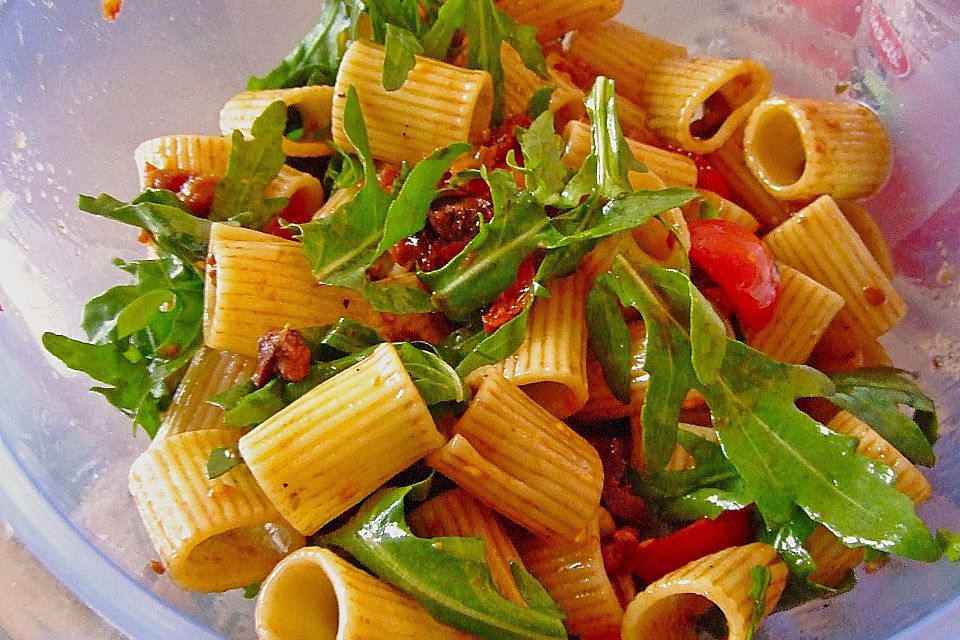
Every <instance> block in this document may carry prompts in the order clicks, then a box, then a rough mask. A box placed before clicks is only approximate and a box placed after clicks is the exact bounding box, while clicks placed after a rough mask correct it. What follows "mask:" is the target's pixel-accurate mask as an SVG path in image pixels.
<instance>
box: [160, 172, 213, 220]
mask: <svg viewBox="0 0 960 640" xmlns="http://www.w3.org/2000/svg"><path fill="white" fill-rule="evenodd" d="M146 178H147V179H146V186H148V187H151V188H153V189H167V190H168V191H173V192H174V193H175V194H176V196H177V198H179V199H180V201H181V202H183V204H185V205H186V206H187V208H188V209H190V211H192V212H193V213H194V215H196V216H197V217H200V218H206V217H207V216H208V215H209V214H210V207H212V206H213V194H214V191H215V190H216V188H217V183H218V182H220V177H219V176H215V175H211V174H209V173H200V172H199V171H190V170H189V169H158V168H157V167H155V166H153V165H152V164H149V163H147V167H146Z"/></svg>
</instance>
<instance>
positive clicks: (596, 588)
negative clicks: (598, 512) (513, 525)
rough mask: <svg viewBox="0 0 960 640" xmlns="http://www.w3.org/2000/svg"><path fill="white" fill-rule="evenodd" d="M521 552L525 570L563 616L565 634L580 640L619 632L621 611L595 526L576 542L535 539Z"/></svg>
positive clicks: (588, 639) (603, 636) (597, 638)
mask: <svg viewBox="0 0 960 640" xmlns="http://www.w3.org/2000/svg"><path fill="white" fill-rule="evenodd" d="M520 552H521V555H522V557H523V562H524V565H525V566H526V568H527V570H528V571H529V572H530V573H531V574H532V575H533V577H535V578H536V579H537V580H539V581H540V584H542V585H543V587H544V588H545V589H546V590H547V592H548V593H549V594H550V595H551V596H552V597H553V599H554V600H555V601H556V602H557V605H559V607H560V609H561V610H562V611H563V613H564V614H565V615H566V620H565V621H564V624H566V626H567V631H569V632H570V633H571V634H573V635H575V636H578V637H579V638H581V639H582V640H600V639H602V638H610V637H611V633H614V632H617V631H619V629H620V621H621V620H622V619H623V607H621V606H620V602H619V601H618V600H617V594H616V591H615V590H614V588H613V585H612V584H611V583H610V578H609V577H607V571H606V569H605V568H604V564H603V554H602V553H601V551H600V534H599V533H598V527H597V524H596V523H594V524H593V525H592V526H591V528H590V530H589V533H588V535H586V536H585V537H584V538H583V540H580V541H579V542H568V541H565V540H543V539H541V538H536V539H532V540H527V541H526V544H523V545H521V551H520Z"/></svg>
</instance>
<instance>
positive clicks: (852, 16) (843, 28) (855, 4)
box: [790, 0, 863, 36]
mask: <svg viewBox="0 0 960 640" xmlns="http://www.w3.org/2000/svg"><path fill="white" fill-rule="evenodd" d="M790 3H791V4H793V5H796V6H798V7H802V8H803V9H804V10H806V12H807V13H808V14H810V17H811V18H813V19H814V20H816V21H817V22H819V23H820V24H822V25H826V26H828V27H830V28H831V29H833V30H834V31H839V32H840V33H844V34H846V35H848V36H852V35H853V34H855V33H856V32H857V26H858V25H859V24H860V13H861V11H862V10H863V0H790Z"/></svg>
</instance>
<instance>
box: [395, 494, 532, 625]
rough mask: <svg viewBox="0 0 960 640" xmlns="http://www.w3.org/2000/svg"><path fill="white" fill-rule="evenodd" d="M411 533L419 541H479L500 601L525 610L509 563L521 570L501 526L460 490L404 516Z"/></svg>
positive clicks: (472, 498)
mask: <svg viewBox="0 0 960 640" xmlns="http://www.w3.org/2000/svg"><path fill="white" fill-rule="evenodd" d="M407 524H409V525H410V529H411V531H413V533H414V534H415V535H417V536H419V537H421V538H439V537H445V536H461V537H468V538H480V539H481V540H483V542H484V547H483V548H484V553H485V555H486V560H487V566H488V567H489V568H490V575H491V576H492V577H493V584H494V585H496V587H497V591H499V592H500V595H502V596H503V597H504V598H507V599H508V600H511V601H513V602H515V603H517V604H519V605H520V606H523V607H525V606H527V603H526V601H525V600H524V599H523V596H522V595H520V590H519V589H518V588H517V582H516V580H514V578H513V570H512V569H511V568H510V565H511V563H513V564H519V566H523V563H522V562H521V561H520V554H519V553H517V549H516V547H515V546H514V545H513V541H512V540H511V539H510V536H508V535H507V531H506V529H504V526H503V523H502V522H501V521H500V519H499V517H498V516H497V514H496V513H494V512H493V510H492V509H490V507H488V506H486V505H485V504H483V503H481V502H480V501H478V500H477V499H476V498H474V497H473V496H471V495H470V494H469V493H468V492H466V491H464V490H463V489H452V490H450V491H447V492H444V493H441V494H440V495H439V496H437V497H435V498H432V499H430V500H428V501H427V502H424V503H423V504H422V505H420V506H419V507H417V508H416V510H414V511H413V512H412V513H410V514H409V515H408V516H407Z"/></svg>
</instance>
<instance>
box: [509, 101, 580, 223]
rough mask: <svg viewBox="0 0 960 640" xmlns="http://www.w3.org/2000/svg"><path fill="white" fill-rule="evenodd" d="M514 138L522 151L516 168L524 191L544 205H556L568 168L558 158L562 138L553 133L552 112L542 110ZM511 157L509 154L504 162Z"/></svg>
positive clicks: (565, 182)
mask: <svg viewBox="0 0 960 640" xmlns="http://www.w3.org/2000/svg"><path fill="white" fill-rule="evenodd" d="M517 141H518V142H519V143H520V151H521V153H522V154H523V167H516V169H517V170H518V171H520V172H521V173H523V175H524V182H525V184H526V187H525V188H526V190H527V191H529V192H531V193H532V194H533V195H534V196H535V197H536V198H537V200H538V201H540V203H541V204H543V205H546V206H551V205H555V204H557V202H558V200H559V199H560V192H561V191H563V188H564V187H565V186H566V184H567V174H568V173H569V169H567V166H566V165H565V164H563V162H562V161H561V160H560V157H561V156H562V155H563V139H562V138H561V137H560V136H558V135H557V134H556V133H555V132H554V129H553V113H552V112H551V111H549V110H548V111H545V112H543V114H541V115H540V116H538V117H537V119H536V120H534V121H533V123H532V124H531V125H530V127H529V128H528V129H518V131H517ZM511 154H512V152H511ZM510 160H511V156H510V155H508V156H507V161H508V162H510Z"/></svg>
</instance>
